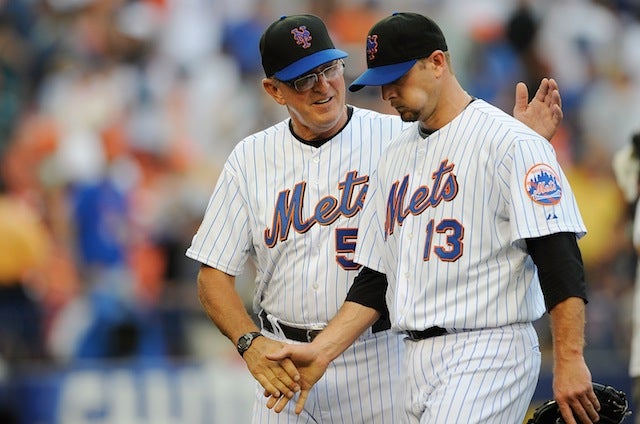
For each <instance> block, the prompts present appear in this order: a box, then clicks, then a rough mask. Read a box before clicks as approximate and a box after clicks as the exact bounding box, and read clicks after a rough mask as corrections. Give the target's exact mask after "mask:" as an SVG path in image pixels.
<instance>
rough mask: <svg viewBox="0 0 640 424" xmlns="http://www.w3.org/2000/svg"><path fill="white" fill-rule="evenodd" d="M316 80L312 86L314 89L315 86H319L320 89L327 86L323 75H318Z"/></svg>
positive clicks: (327, 81)
mask: <svg viewBox="0 0 640 424" xmlns="http://www.w3.org/2000/svg"><path fill="white" fill-rule="evenodd" d="M316 78H317V79H316V83H315V84H314V85H313V86H314V87H315V86H317V85H320V86H321V87H324V86H326V85H329V80H328V79H327V77H325V76H324V74H318V75H317V76H316Z"/></svg>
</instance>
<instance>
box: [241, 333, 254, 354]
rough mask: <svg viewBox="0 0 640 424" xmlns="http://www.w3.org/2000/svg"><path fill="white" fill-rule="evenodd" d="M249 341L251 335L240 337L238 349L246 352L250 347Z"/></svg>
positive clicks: (251, 338) (251, 337)
mask: <svg viewBox="0 0 640 424" xmlns="http://www.w3.org/2000/svg"><path fill="white" fill-rule="evenodd" d="M251 340H253V336H252V335H251V334H245V335H243V336H242V337H240V340H238V348H240V349H242V351H245V350H247V349H248V348H249V346H251Z"/></svg>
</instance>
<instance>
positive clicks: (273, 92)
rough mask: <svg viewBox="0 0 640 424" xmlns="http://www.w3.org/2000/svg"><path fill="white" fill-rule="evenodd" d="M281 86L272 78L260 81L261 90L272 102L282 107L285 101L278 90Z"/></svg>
mask: <svg viewBox="0 0 640 424" xmlns="http://www.w3.org/2000/svg"><path fill="white" fill-rule="evenodd" d="M281 86H282V83H281V82H279V81H276V80H274V79H273V78H263V79H262V88H264V91H266V92H267V94H268V95H270V96H271V97H272V98H273V100H275V101H276V103H278V104H280V105H284V104H285V103H286V101H285V100H284V97H283V96H282V90H281V89H280V87H281Z"/></svg>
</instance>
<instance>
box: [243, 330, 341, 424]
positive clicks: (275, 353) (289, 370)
mask: <svg viewBox="0 0 640 424" xmlns="http://www.w3.org/2000/svg"><path fill="white" fill-rule="evenodd" d="M254 344H255V345H256V346H255V347H256V349H253V348H252V349H249V350H248V351H247V352H245V354H244V359H245V361H246V362H247V366H248V367H249V370H250V371H251V374H252V375H253V376H254V378H255V379H256V380H257V381H258V382H259V383H260V385H261V386H262V387H263V388H264V396H265V397H266V398H267V400H266V406H267V408H269V409H273V410H274V411H275V412H278V413H279V412H282V411H283V410H284V408H285V407H286V406H287V404H288V403H289V401H290V400H291V399H294V397H295V395H296V393H298V392H299V394H300V395H299V397H298V398H297V400H296V407H295V412H296V414H300V413H301V412H302V410H303V408H304V404H305V402H306V401H307V398H308V397H309V392H310V390H311V387H313V385H314V384H315V383H316V382H317V381H318V380H319V379H320V377H322V375H323V374H324V372H325V370H326V369H327V367H328V365H329V363H330V361H329V360H328V359H326V358H323V356H322V355H321V352H318V351H317V349H316V346H314V345H313V344H312V343H308V344H299V345H292V344H283V343H281V342H278V341H275V340H270V339H268V338H266V337H260V338H259V339H256V342H254ZM252 347H253V346H252Z"/></svg>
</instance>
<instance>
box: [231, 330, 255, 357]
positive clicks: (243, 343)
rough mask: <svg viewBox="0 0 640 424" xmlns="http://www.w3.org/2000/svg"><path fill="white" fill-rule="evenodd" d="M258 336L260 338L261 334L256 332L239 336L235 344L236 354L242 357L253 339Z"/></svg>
mask: <svg viewBox="0 0 640 424" xmlns="http://www.w3.org/2000/svg"><path fill="white" fill-rule="evenodd" d="M258 336H261V334H260V333H258V332H254V333H247V334H243V335H242V336H240V338H239V339H238V344H237V348H238V353H240V355H242V354H243V353H244V352H246V350H247V349H249V346H251V342H252V341H253V339H255V338H256V337H258Z"/></svg>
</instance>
